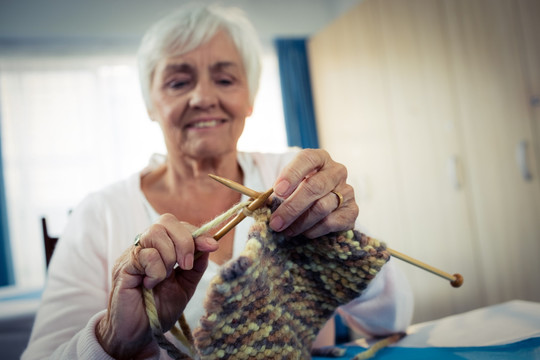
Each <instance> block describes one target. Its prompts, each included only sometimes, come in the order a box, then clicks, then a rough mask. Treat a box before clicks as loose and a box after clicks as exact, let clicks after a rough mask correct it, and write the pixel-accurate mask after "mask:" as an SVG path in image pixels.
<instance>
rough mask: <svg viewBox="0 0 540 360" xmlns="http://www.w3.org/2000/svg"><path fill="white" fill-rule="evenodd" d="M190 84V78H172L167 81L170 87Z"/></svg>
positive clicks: (179, 87)
mask: <svg viewBox="0 0 540 360" xmlns="http://www.w3.org/2000/svg"><path fill="white" fill-rule="evenodd" d="M188 85H189V80H172V81H169V82H168V83H167V87H168V88H170V89H183V88H185V87H186V86H188Z"/></svg>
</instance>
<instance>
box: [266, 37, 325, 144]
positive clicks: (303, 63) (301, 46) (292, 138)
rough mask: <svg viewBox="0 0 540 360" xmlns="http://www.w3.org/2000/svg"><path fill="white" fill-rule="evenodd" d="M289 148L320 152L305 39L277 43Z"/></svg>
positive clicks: (277, 41) (277, 40) (280, 40)
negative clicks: (312, 149) (314, 149)
mask: <svg viewBox="0 0 540 360" xmlns="http://www.w3.org/2000/svg"><path fill="white" fill-rule="evenodd" d="M275 46H276V51H277V55H278V61H279V74H280V79H281V92H282V98H283V113H284V116H285V127H286V129H287V143H288V145H289V146H299V147H301V148H304V149H305V148H318V147H319V139H318V136H317V126H316V122H315V109H314V107H313V97H312V93H311V79H310V75H309V62H308V56H307V49H306V39H304V38H302V39H276V41H275Z"/></svg>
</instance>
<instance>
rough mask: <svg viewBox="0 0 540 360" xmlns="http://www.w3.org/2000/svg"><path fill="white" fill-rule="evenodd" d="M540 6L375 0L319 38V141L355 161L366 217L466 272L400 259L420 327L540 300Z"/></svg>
mask: <svg viewBox="0 0 540 360" xmlns="http://www.w3.org/2000/svg"><path fill="white" fill-rule="evenodd" d="M538 3H539V2H538V1H535V0H520V1H519V2H518V1H512V0H474V1H470V0H460V1H455V0H408V1H402V0H366V1H363V2H362V3H360V4H359V5H358V6H357V7H355V8H354V9H352V10H351V11H350V12H349V13H347V14H346V15H344V16H343V17H342V18H340V19H338V20H337V21H336V22H334V23H333V24H331V25H329V26H328V27H327V28H325V29H323V30H322V31H321V32H320V33H318V34H316V35H315V36H313V37H312V39H311V41H310V46H309V50H310V65H311V70H312V76H313V86H314V98H315V106H316V112H317V125H318V127H319V136H320V141H321V145H322V146H323V147H325V148H326V149H328V150H329V152H330V153H331V154H332V155H334V156H335V157H336V158H337V160H340V161H343V162H344V163H346V164H347V165H348V168H349V171H350V174H351V177H352V179H353V184H356V185H358V188H357V190H358V191H357V200H358V202H359V206H360V217H359V219H360V222H361V223H363V224H365V227H366V228H367V229H369V230H370V231H369V233H370V234H371V235H373V236H376V237H380V238H382V240H385V241H387V243H388V245H389V246H390V247H393V248H395V249H396V250H400V251H402V252H405V253H407V254H408V255H410V256H413V257H417V258H419V259H421V260H423V261H425V262H427V263H430V264H431V265H433V266H436V267H440V268H442V269H443V270H445V271H447V272H461V273H462V274H463V275H464V277H465V284H464V286H463V287H462V288H460V289H459V290H455V289H451V288H449V287H448V285H447V284H446V283H445V282H443V281H441V280H440V279H438V278H435V277H432V276H431V275H429V274H427V273H424V272H421V271H419V270H417V269H415V268H411V267H408V266H407V265H404V266H402V268H403V269H404V270H405V271H406V272H407V275H408V277H409V279H410V280H411V283H412V286H413V291H414V292H415V294H416V302H417V306H416V310H415V311H416V315H415V321H422V320H427V319H431V318H436V317H441V316H444V315H447V314H450V313H455V312H461V311H466V310H470V309H473V308H476V307H480V306H485V305H488V304H493V303H498V302H502V301H506V300H509V299H512V298H522V299H528V300H536V301H538V300H540V294H539V292H540V286H538V285H537V280H536V279H535V274H537V273H539V272H540V262H539V261H537V260H536V257H537V256H538V255H539V254H540V209H539V207H540V194H539V190H540V185H539V182H538V176H539V174H538V169H537V164H538V158H537V156H536V154H535V151H534V150H535V149H536V150H537V151H540V146H539V145H538V137H539V136H540V130H539V127H540V125H539V123H538V121H537V120H535V119H536V118H535V116H538V115H537V113H538V111H539V110H538V108H535V107H531V106H532V105H531V101H530V98H531V94H530V93H534V91H535V89H536V90H537V89H538V86H539V85H538V74H539V72H538V64H540V61H539V60H538V54H539V53H540V52H539V51H538V46H539V45H538V44H540V39H539V34H540V30H539V29H538V25H537V23H538V21H537V19H538V18H540V17H539V16H538V14H537V13H538V8H539V6H538ZM531 47H532V49H531ZM527 89H531V90H530V91H528V90H527ZM535 114H536V115H535ZM535 121H536V122H535ZM534 131H536V132H534ZM522 144H525V145H522ZM523 165H526V166H527V169H528V171H529V174H530V175H531V176H530V177H528V178H527V177H526V179H524V177H523V173H524V171H523ZM354 179H356V180H358V181H357V182H355V181H354Z"/></svg>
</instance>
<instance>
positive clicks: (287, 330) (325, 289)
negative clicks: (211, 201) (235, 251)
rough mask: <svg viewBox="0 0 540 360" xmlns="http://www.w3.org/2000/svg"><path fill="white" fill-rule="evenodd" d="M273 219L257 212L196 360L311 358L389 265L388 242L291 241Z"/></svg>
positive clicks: (216, 292) (348, 236) (214, 288)
mask: <svg viewBox="0 0 540 360" xmlns="http://www.w3.org/2000/svg"><path fill="white" fill-rule="evenodd" d="M274 206H277V204H276V201H274ZM270 214H271V209H270V208H268V207H265V208H262V209H259V210H257V211H255V212H254V213H253V216H254V218H255V224H254V225H253V227H252V228H251V231H250V234H249V238H248V242H247V244H246V247H245V250H244V251H243V252H242V254H241V255H240V256H239V257H238V258H237V259H235V260H233V261H230V262H228V263H227V264H225V265H224V266H223V267H222V269H221V271H220V273H219V274H218V275H217V276H216V277H215V278H214V279H213V281H212V283H211V286H210V289H209V291H208V293H207V300H206V303H205V315H204V316H203V318H202V319H201V324H200V327H198V328H197V329H195V331H194V333H193V338H194V345H195V348H196V352H197V353H198V354H193V355H194V356H193V357H194V358H201V359H309V358H310V357H311V354H310V353H311V344H312V343H313V341H314V340H315V337H316V335H317V333H318V332H319V330H320V329H321V328H322V327H323V325H324V324H325V323H326V321H327V320H328V319H329V318H330V317H331V316H332V314H333V313H334V311H335V309H336V308H337V307H338V306H340V305H343V304H346V303H348V302H350V301H351V300H353V299H354V298H356V297H358V296H359V295H360V294H361V293H362V292H363V291H364V290H365V288H366V287H367V286H368V284H369V283H370V281H371V280H372V279H373V278H374V277H375V275H376V274H377V273H378V272H379V271H380V269H381V267H382V266H383V265H384V264H385V263H386V262H387V261H388V259H389V258H390V254H389V253H388V251H386V246H385V245H384V244H383V243H380V242H379V241H377V240H375V239H371V238H369V237H367V236H366V235H364V234H361V233H359V232H357V231H353V230H350V231H344V232H339V233H334V234H329V235H327V236H323V237H320V238H317V239H307V238H304V237H302V236H298V237H293V238H288V237H285V236H284V235H283V234H282V233H276V232H274V231H272V230H271V229H270V228H269V227H268V219H269V217H270ZM169 354H170V355H173V354H172V353H171V352H169ZM174 357H175V358H188V357H185V355H183V354H178V355H176V356H174Z"/></svg>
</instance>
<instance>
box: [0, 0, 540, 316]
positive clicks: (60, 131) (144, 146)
mask: <svg viewBox="0 0 540 360" xmlns="http://www.w3.org/2000/svg"><path fill="white" fill-rule="evenodd" d="M200 2H202V1H200ZM205 2H206V1H205ZM182 3H183V1H180V0H177V1H172V0H154V1H142V0H107V1H105V0H93V1H85V2H83V1H74V0H49V1H38V0H17V1H8V0H0V120H1V123H0V131H1V132H0V134H1V151H2V170H3V185H4V186H3V190H4V195H5V201H3V203H4V204H0V205H2V206H4V207H3V220H2V221H3V222H2V233H3V236H2V238H1V243H0V247H1V252H0V257H1V258H0V263H1V264H2V268H0V274H1V275H2V278H1V279H2V285H4V289H9V291H26V290H28V291H31V290H36V291H38V292H39V289H41V288H42V286H43V284H44V281H45V274H46V266H45V255H44V249H43V233H42V227H41V220H40V219H41V218H42V217H45V218H46V219H47V223H48V225H49V232H50V233H52V234H54V235H59V234H60V233H61V232H62V229H63V227H64V225H65V223H66V221H67V219H68V216H69V211H70V209H72V208H73V207H74V206H76V205H77V203H78V202H79V201H80V200H81V199H82V198H83V197H84V196H85V195H86V194H88V193H89V192H91V191H94V190H96V189H99V188H101V187H103V186H104V185H106V184H109V183H111V182H113V181H116V180H119V179H121V178H124V177H126V176H127V175H129V174H131V173H133V172H135V171H138V170H140V169H141V168H142V167H144V166H145V164H146V162H147V161H148V159H149V157H150V156H151V155H152V153H156V152H164V146H163V144H162V141H161V135H160V130H159V128H158V126H157V125H156V124H154V123H152V122H151V121H150V120H149V119H148V117H147V115H146V111H145V109H144V106H143V102H142V98H141V96H140V93H139V85H138V78H137V72H136V69H135V53H136V50H137V46H138V43H139V40H140V38H141V36H142V35H143V33H144V31H145V30H146V29H147V28H148V27H149V26H150V25H151V24H152V23H153V22H155V21H156V20H158V19H159V18H161V17H162V16H164V15H165V14H167V13H169V12H170V11H172V10H173V9H175V8H176V7H177V6H179V5H180V4H182ZM208 3H210V2H208ZM221 3H223V4H225V5H236V6H238V7H240V8H242V9H243V10H244V11H245V12H246V13H247V14H248V16H249V17H250V18H251V20H252V21H253V23H254V25H255V27H256V29H257V31H258V32H259V35H260V37H261V41H262V44H263V78H262V82H261V88H260V92H259V96H258V99H257V102H256V105H255V112H254V114H253V116H252V117H251V118H250V119H249V120H248V122H247V125H246V126H247V128H246V131H245V133H244V135H243V137H242V139H241V140H240V149H241V150H257V151H270V152H279V151H282V150H284V149H285V148H286V147H287V146H289V145H296V146H308V147H309V146H313V144H314V143H313V142H302V141H300V143H297V142H294V141H292V140H291V139H290V137H288V135H290V133H291V132H292V130H291V129H290V127H289V125H288V122H289V121H290V119H289V120H287V117H290V116H291V115H290V114H291V111H290V110H287V106H288V105H287V102H292V103H293V104H294V103H295V102H296V100H295V98H292V97H291V96H292V95H291V94H290V89H285V88H284V82H285V81H284V80H285V79H284V74H285V73H284V72H283V71H284V70H283V69H282V68H281V67H280V66H281V65H283V62H284V61H285V60H283V59H286V55H287V51H290V50H287V48H286V47H285V48H280V46H277V45H279V44H281V43H280V41H282V40H283V41H285V42H286V41H287V40H294V41H300V43H301V44H302V45H303V46H304V54H305V56H306V59H307V61H306V62H305V64H304V65H303V66H304V67H305V70H306V71H307V72H308V74H309V79H307V80H308V81H307V83H306V84H307V85H306V86H305V87H303V90H302V91H305V92H306V93H307V98H308V101H307V104H308V105H309V106H311V108H312V110H311V111H312V113H313V114H314V115H312V116H311V117H312V119H311V123H310V122H309V121H308V122H302V123H300V125H299V126H300V127H299V129H300V130H299V131H300V132H301V133H302V134H304V133H312V132H314V131H316V134H318V135H317V136H316V143H315V144H318V146H320V147H322V148H325V149H327V150H328V151H329V152H330V153H331V154H332V156H333V157H334V158H335V159H336V160H338V161H341V162H343V163H345V164H346V165H347V166H348V169H349V173H350V179H351V183H352V184H353V185H354V186H355V189H356V196H357V201H358V204H359V206H360V217H359V219H360V222H361V223H362V224H363V227H364V228H365V229H366V231H367V232H368V234H369V235H371V236H373V237H377V238H379V239H381V240H383V241H385V242H387V243H388V245H389V246H390V247H392V248H394V249H396V250H398V251H401V252H404V253H406V254H407V255H410V256H412V257H415V258H418V259H420V260H423V261H424V262H427V263H429V264H431V265H433V266H436V267H439V268H441V269H443V270H445V271H447V272H449V273H461V274H462V275H463V276H464V278H465V283H464V285H463V287H462V288H460V289H453V288H451V287H450V285H449V284H448V282H447V281H445V280H442V279H440V278H437V277H435V276H433V275H430V274H428V273H426V272H424V271H421V270H419V269H416V268H414V267H412V266H410V265H407V264H405V263H401V262H400V266H401V267H402V268H403V270H404V271H405V272H406V273H407V275H408V277H409V279H410V280H411V284H412V286H413V291H414V292H415V295H416V308H415V318H414V321H415V322H419V321H426V320H431V319H436V318H440V317H442V316H446V315H450V314H455V313H459V312H463V311H467V310H471V309H475V308H478V307H482V306H487V305H490V304H496V303H500V302H504V301H508V300H510V299H523V300H531V301H540V283H539V282H538V280H537V278H536V276H537V274H539V273H540V261H538V257H539V256H540V183H539V179H538V177H539V173H538V169H539V165H540V26H539V24H540V21H539V20H540V1H538V0H407V1H403V0H363V1H362V0H274V1H265V0H244V1H240V0H238V1H232V0H231V1H221ZM304 80H306V79H304ZM310 99H313V102H312V103H311V102H310V101H309V100H310ZM292 113H294V111H292ZM302 116H303V115H302ZM308 117H309V116H308ZM286 123H287V125H286ZM310 124H311V125H310ZM287 132H289V134H287ZM0 306H2V305H1V303H0Z"/></svg>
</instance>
